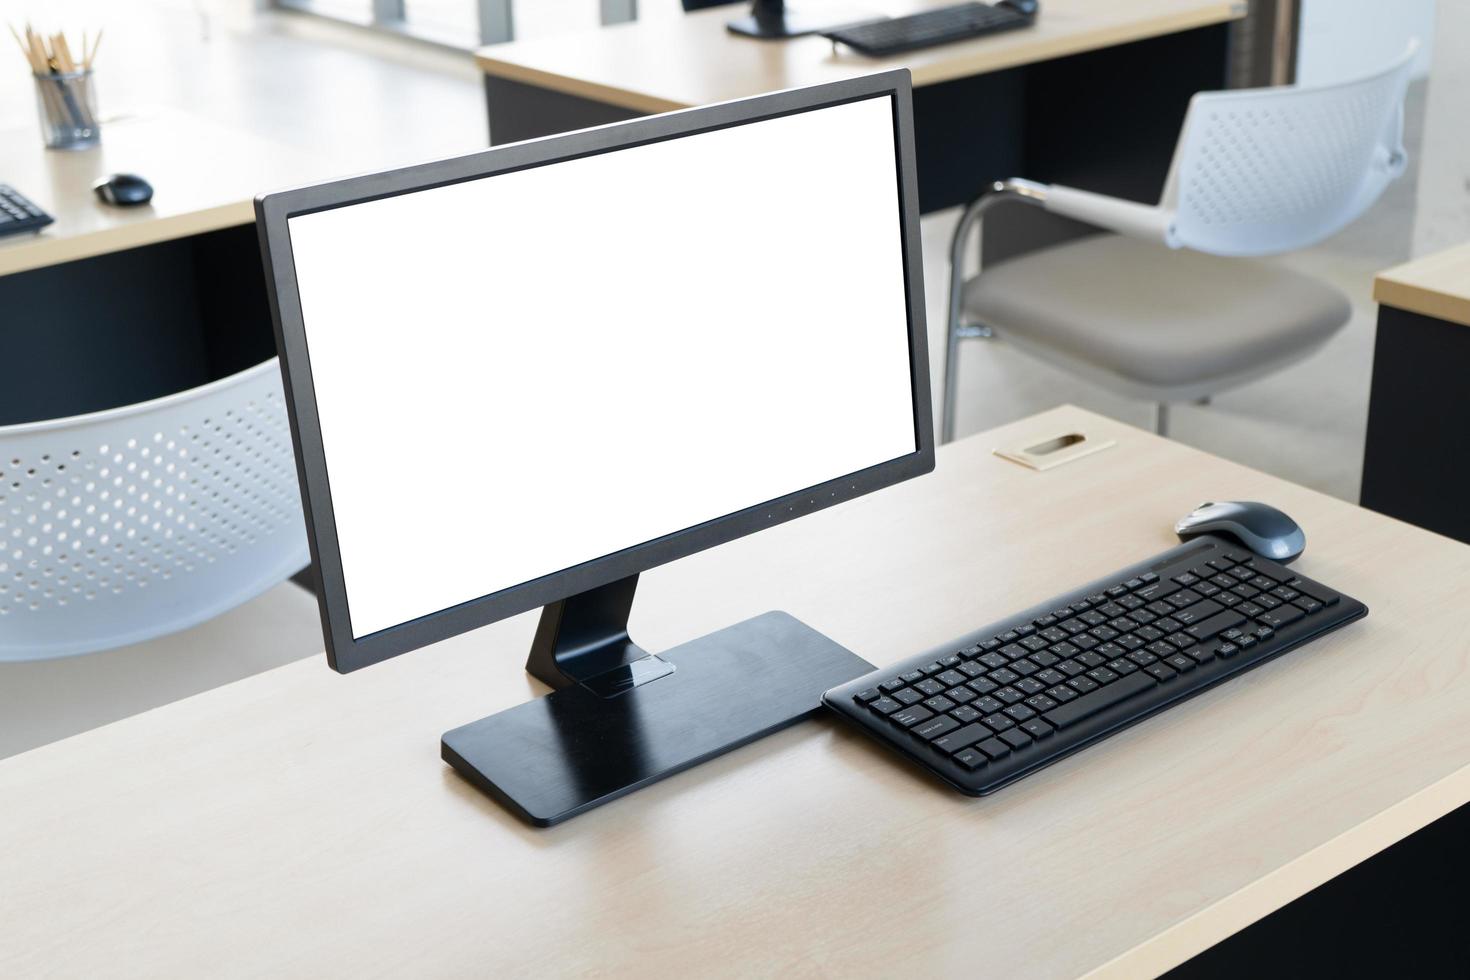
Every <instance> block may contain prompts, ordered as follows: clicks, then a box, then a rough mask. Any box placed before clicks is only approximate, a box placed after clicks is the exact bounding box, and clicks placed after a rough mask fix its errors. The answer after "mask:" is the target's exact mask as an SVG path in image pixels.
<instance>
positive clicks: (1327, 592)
mask: <svg viewBox="0 0 1470 980" xmlns="http://www.w3.org/2000/svg"><path fill="white" fill-rule="evenodd" d="M1291 587H1292V588H1294V589H1296V590H1297V591H1299V592H1301V594H1302V595H1304V596H1306V597H1307V598H1308V599H1315V600H1316V601H1318V602H1320V603H1322V605H1324V606H1332V605H1336V604H1337V602H1339V601H1340V600H1341V599H1342V596H1340V595H1338V594H1337V593H1336V592H1333V591H1332V590H1331V589H1324V588H1322V586H1320V585H1315V584H1313V583H1311V582H1306V581H1303V580H1302V579H1295V580H1293V581H1292V583H1291Z"/></svg>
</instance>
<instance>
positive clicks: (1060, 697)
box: [1046, 684, 1079, 704]
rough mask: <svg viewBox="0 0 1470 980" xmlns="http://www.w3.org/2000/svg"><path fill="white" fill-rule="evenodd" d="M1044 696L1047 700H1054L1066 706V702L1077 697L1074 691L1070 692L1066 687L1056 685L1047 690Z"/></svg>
mask: <svg viewBox="0 0 1470 980" xmlns="http://www.w3.org/2000/svg"><path fill="white" fill-rule="evenodd" d="M1046 696H1047V697H1049V698H1055V699H1056V700H1057V702H1058V703H1060V704H1066V703H1067V702H1068V701H1071V700H1073V699H1074V698H1076V697H1078V696H1079V695H1078V694H1077V692H1076V691H1074V690H1072V689H1071V688H1070V687H1068V686H1067V685H1065V684H1058V685H1057V686H1056V687H1049V688H1047V689H1046Z"/></svg>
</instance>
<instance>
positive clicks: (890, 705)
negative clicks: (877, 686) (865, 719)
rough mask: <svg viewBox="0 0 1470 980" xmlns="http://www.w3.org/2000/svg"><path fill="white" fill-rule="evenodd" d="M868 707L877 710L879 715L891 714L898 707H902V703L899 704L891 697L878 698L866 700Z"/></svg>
mask: <svg viewBox="0 0 1470 980" xmlns="http://www.w3.org/2000/svg"><path fill="white" fill-rule="evenodd" d="M868 707H869V708H871V709H872V710H873V711H876V712H878V713H879V714H880V715H891V714H893V713H894V712H895V711H897V710H898V709H899V708H902V707H903V705H901V704H899V703H898V702H897V701H895V700H893V699H892V698H879V699H878V700H876V701H870V702H868Z"/></svg>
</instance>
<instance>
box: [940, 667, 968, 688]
mask: <svg viewBox="0 0 1470 980" xmlns="http://www.w3.org/2000/svg"><path fill="white" fill-rule="evenodd" d="M934 679H935V680H936V681H938V682H939V683H941V684H943V685H944V686H945V687H954V686H955V685H956V684H963V683H964V682H965V681H966V680H967V678H966V677H965V675H964V674H961V673H960V672H959V671H957V670H946V671H945V672H944V673H942V674H936V675H935V676H934Z"/></svg>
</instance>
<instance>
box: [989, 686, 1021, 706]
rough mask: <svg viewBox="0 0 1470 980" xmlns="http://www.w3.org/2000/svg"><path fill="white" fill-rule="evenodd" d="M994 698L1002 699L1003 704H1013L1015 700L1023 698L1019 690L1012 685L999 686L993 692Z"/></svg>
mask: <svg viewBox="0 0 1470 980" xmlns="http://www.w3.org/2000/svg"><path fill="white" fill-rule="evenodd" d="M995 698H996V700H997V701H1002V702H1004V703H1005V704H1015V703H1016V702H1017V701H1021V700H1023V698H1022V697H1021V692H1020V691H1018V690H1016V689H1015V688H1014V687H1003V688H1001V689H1000V690H998V691H996V692H995Z"/></svg>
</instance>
